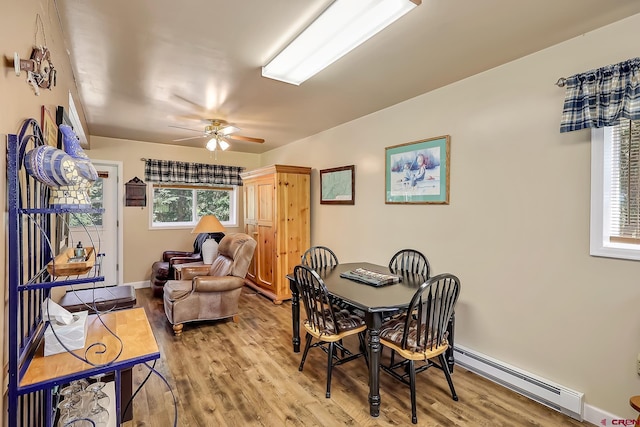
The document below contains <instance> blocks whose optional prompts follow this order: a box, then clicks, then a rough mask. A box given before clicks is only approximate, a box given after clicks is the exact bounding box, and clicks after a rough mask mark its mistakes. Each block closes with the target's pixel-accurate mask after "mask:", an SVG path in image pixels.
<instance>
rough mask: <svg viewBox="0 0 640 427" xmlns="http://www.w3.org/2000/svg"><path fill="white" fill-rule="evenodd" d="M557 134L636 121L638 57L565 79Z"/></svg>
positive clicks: (639, 88) (638, 114)
mask: <svg viewBox="0 0 640 427" xmlns="http://www.w3.org/2000/svg"><path fill="white" fill-rule="evenodd" d="M566 86H567V89H566V94H565V99H564V110H563V111H562V122H561V123H560V132H571V131H574V130H579V129H584V128H601V127H605V126H613V125H615V124H617V122H618V120H620V118H622V117H624V118H627V119H630V120H639V119H640V58H634V59H630V60H627V61H624V62H621V63H619V64H614V65H608V66H606V67H602V68H599V69H597V70H591V71H587V72H586V73H582V74H576V75H575V76H571V77H568V78H567V81H566Z"/></svg>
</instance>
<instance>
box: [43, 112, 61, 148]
mask: <svg viewBox="0 0 640 427" xmlns="http://www.w3.org/2000/svg"><path fill="white" fill-rule="evenodd" d="M41 123H42V137H43V138H44V143H45V144H46V145H50V146H52V147H54V148H58V125H56V121H55V119H54V118H53V115H52V114H51V111H49V109H48V108H47V107H45V106H44V105H43V106H42V122H41ZM61 148H62V147H61Z"/></svg>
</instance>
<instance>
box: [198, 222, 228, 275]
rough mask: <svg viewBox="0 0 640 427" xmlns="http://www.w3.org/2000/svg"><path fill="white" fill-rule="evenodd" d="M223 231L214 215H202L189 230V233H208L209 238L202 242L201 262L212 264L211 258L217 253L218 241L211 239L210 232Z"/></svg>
mask: <svg viewBox="0 0 640 427" xmlns="http://www.w3.org/2000/svg"><path fill="white" fill-rule="evenodd" d="M224 231H225V229H224V226H223V225H222V224H220V221H218V218H216V217H215V215H205V216H203V217H202V218H200V221H198V224H197V225H196V226H195V228H194V229H193V230H191V234H200V233H209V238H208V239H207V240H205V241H204V242H203V243H202V248H201V251H202V262H203V263H205V264H213V260H214V259H215V257H216V256H217V255H218V242H216V241H215V240H214V239H213V237H212V236H211V233H222V232H224Z"/></svg>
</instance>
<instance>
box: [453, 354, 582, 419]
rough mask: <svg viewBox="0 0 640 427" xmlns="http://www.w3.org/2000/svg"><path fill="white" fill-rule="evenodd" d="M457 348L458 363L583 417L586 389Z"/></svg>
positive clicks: (561, 409) (574, 416) (570, 414)
mask: <svg viewBox="0 0 640 427" xmlns="http://www.w3.org/2000/svg"><path fill="white" fill-rule="evenodd" d="M453 350H454V355H455V360H456V364H457V365H460V366H462V367H464V368H466V369H468V370H469V371H471V372H474V373H476V374H478V375H480V376H483V377H485V378H487V379H489V380H491V381H493V382H495V383H498V384H500V385H502V386H504V387H507V388H509V389H511V390H513V391H515V392H516V393H519V394H521V395H523V396H525V397H528V398H530V399H532V400H535V401H536V402H539V403H541V404H543V405H545V406H548V407H549V408H552V409H555V410H556V411H559V412H562V413H563V414H565V415H567V416H569V417H571V418H574V419H576V420H578V421H582V409H583V404H582V402H583V399H584V393H580V392H577V391H574V390H571V389H568V388H566V387H563V386H561V385H558V384H554V383H552V382H550V381H547V380H544V379H542V378H538V377H535V376H533V375H532V374H530V373H528V372H525V371H523V370H520V369H517V368H515V367H512V366H509V365H507V364H505V363H503V362H500V361H498V360H495V359H492V358H491V357H489V356H485V355H483V354H480V353H477V352H475V351H472V350H469V349H467V348H465V347H463V346H459V345H456V346H455V347H454V349H453Z"/></svg>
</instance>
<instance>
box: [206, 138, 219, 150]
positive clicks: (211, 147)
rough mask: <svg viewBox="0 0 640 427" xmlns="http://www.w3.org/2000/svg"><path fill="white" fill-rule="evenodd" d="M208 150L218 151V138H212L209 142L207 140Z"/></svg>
mask: <svg viewBox="0 0 640 427" xmlns="http://www.w3.org/2000/svg"><path fill="white" fill-rule="evenodd" d="M206 147H207V150H209V151H216V148H218V147H217V143H216V139H215V138H211V139H210V140H209V141H208V142H207V145H206Z"/></svg>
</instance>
